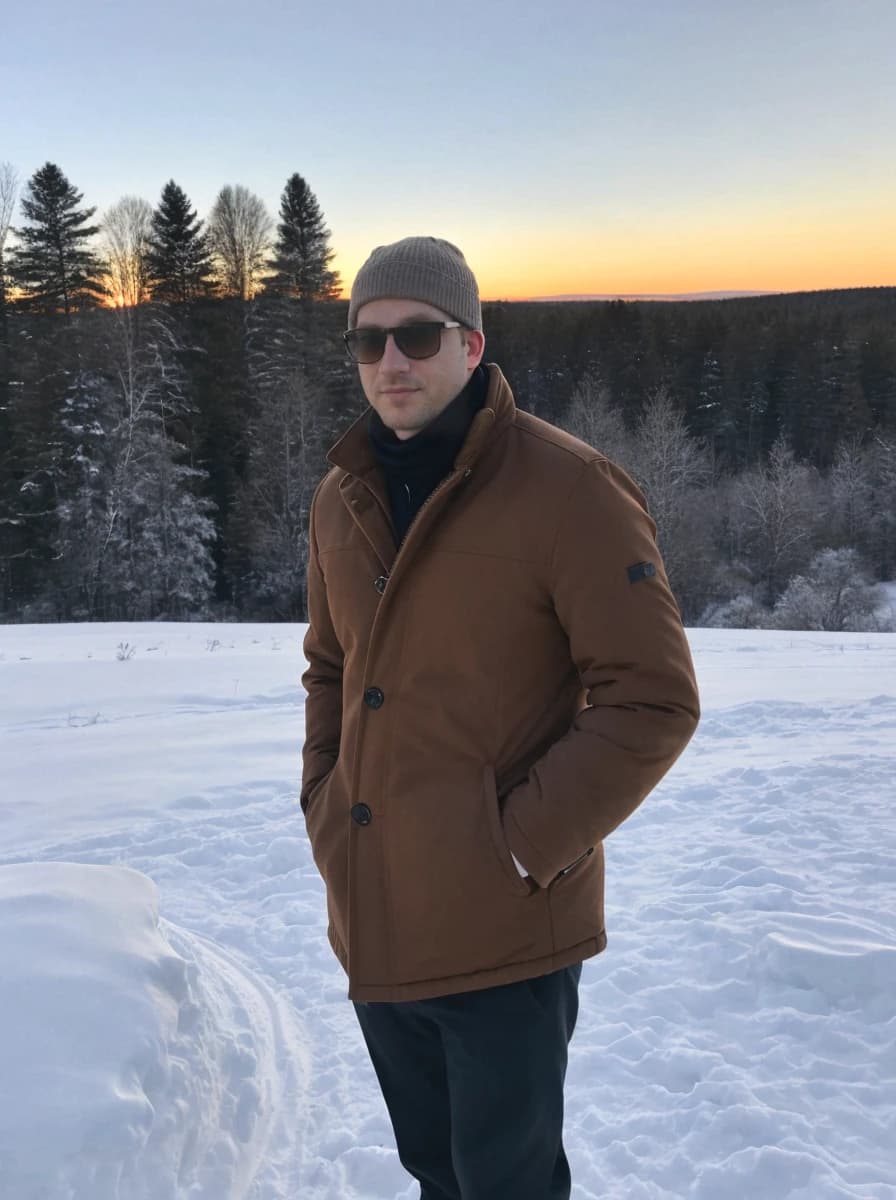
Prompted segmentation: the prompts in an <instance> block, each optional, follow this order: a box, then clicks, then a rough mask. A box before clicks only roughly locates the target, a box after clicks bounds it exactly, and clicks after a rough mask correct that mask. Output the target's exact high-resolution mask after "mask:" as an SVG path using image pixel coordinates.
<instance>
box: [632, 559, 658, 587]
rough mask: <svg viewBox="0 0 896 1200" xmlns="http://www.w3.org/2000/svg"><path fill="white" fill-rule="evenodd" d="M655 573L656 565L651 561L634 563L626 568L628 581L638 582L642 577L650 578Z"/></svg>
mask: <svg viewBox="0 0 896 1200" xmlns="http://www.w3.org/2000/svg"><path fill="white" fill-rule="evenodd" d="M655 574H656V567H655V566H654V565H653V563H652V562H642V563H635V565H634V566H633V567H629V569H628V581H629V583H640V581H641V580H642V579H652V578H653V577H654V575H655Z"/></svg>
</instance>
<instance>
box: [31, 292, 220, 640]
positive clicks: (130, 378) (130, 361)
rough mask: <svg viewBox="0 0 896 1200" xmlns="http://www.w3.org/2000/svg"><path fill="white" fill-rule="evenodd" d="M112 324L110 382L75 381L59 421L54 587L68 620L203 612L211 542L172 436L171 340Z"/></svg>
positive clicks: (177, 393)
mask: <svg viewBox="0 0 896 1200" xmlns="http://www.w3.org/2000/svg"><path fill="white" fill-rule="evenodd" d="M131 315H132V314H130V312H129V311H128V310H122V311H120V312H119V313H117V314H116V321H115V336H114V337H113V339H112V342H111V344H110V346H109V347H108V359H107V362H108V367H109V369H108V370H107V371H106V372H104V374H103V375H101V376H99V375H90V376H87V375H84V376H82V377H79V378H77V379H76V380H75V382H74V385H73V387H72V388H71V389H70V391H69V394H68V395H67V396H66V398H65V402H64V405H63V410H62V413H61V417H60V430H61V436H60V444H61V450H60V454H59V467H58V471H57V495H58V501H57V507H56V538H55V550H56V554H55V558H56V566H55V572H54V575H55V586H56V589H57V594H58V595H59V597H61V602H62V611H63V615H65V616H67V617H69V618H70V617H85V618H87V619H89V620H96V619H107V620H108V619H127V620H147V619H151V618H154V617H157V616H167V617H170V618H177V617H182V616H187V615H192V614H195V613H201V612H203V611H205V608H206V606H207V602H208V600H209V597H210V595H211V588H212V579H213V563H212V558H211V552H210V548H209V547H210V544H211V542H212V541H213V539H214V535H215V531H214V526H213V524H212V521H211V520H210V518H209V515H208V510H209V504H208V502H207V501H206V500H204V499H203V498H202V496H201V495H200V494H199V490H198V486H197V485H201V483H202V482H203V481H204V475H203V473H202V472H200V471H198V470H196V469H194V468H192V467H191V466H190V465H189V464H188V463H187V462H186V461H185V457H186V456H185V454H184V452H183V447H182V446H181V445H180V444H179V442H178V440H177V437H176V432H175V430H176V425H177V423H178V420H179V418H181V417H182V416H183V415H184V409H185V407H186V405H185V400H184V397H183V394H182V377H181V375H180V372H179V367H178V363H177V358H176V355H175V354H174V353H173V351H174V350H175V349H176V346H175V345H174V343H173V334H172V333H171V331H170V329H168V327H167V326H166V325H165V324H164V322H163V321H161V320H160V319H158V318H153V319H152V320H150V321H149V322H147V323H146V324H145V325H144V327H143V328H142V329H141V331H140V334H139V336H137V334H136V330H137V326H136V323H135V322H134V321H133V320H132V319H131Z"/></svg>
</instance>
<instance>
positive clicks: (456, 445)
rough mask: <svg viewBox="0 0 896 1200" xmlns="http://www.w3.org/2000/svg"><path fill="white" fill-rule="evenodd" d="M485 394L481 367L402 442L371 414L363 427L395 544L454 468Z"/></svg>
mask: <svg viewBox="0 0 896 1200" xmlns="http://www.w3.org/2000/svg"><path fill="white" fill-rule="evenodd" d="M487 391H488V371H486V369H485V367H483V366H481V365H480V366H478V367H477V368H476V370H475V371H474V372H473V374H472V375H471V376H470V379H469V381H468V383H467V385H466V387H465V388H464V389H463V391H462V392H460V393H459V394H458V395H457V396H456V397H455V398H454V399H453V400H452V401H451V403H450V404H449V405H448V407H447V408H446V409H444V411H443V412H441V413H439V415H438V416H437V417H436V418H435V420H434V421H430V423H429V424H428V425H426V426H424V427H423V429H421V430H420V432H419V433H415V434H414V436H413V437H410V438H405V440H404V441H402V440H401V439H400V438H398V437H396V435H395V434H394V433H393V431H392V430H391V429H389V428H387V426H385V425H384V424H383V422H382V420H381V419H380V417H379V414H378V413H377V412H376V411H375V410H373V409H372V410H371V413H370V421H369V423H368V427H367V428H368V433H369V435H370V443H371V445H372V447H373V452H374V454H375V455H376V460H377V462H378V463H379V465H380V467H381V468H382V471H383V474H384V476H385V478H386V486H387V488H388V490H389V503H390V505H391V507H392V524H393V526H394V527H395V536H396V538H397V540H398V542H399V544H400V543H401V542H402V541H403V539H404V535H405V534H406V533H407V531H408V529H409V527H410V524H411V522H412V521H413V519H414V517H415V516H416V515H417V512H418V510H419V509H420V507H421V505H422V504H423V503H424V501H425V500H426V498H427V496H429V495H430V493H431V492H433V491H434V490H435V488H437V487H438V485H439V484H440V483H441V482H442V480H443V479H444V478H445V476H446V475H447V474H448V472H449V471H450V470H451V468H452V467H453V466H454V460H455V459H456V458H457V455H458V453H459V452H460V448H461V446H462V445H463V444H464V440H465V439H466V436H467V431H468V430H469V428H470V425H471V423H472V421H473V418H474V417H475V416H476V414H477V413H478V412H479V410H480V409H481V408H482V406H483V405H484V404H485V396H486V392H487Z"/></svg>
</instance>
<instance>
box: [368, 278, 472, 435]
mask: <svg viewBox="0 0 896 1200" xmlns="http://www.w3.org/2000/svg"><path fill="white" fill-rule="evenodd" d="M447 320H450V318H449V317H448V316H447V315H446V314H445V313H443V312H442V311H441V309H438V308H433V306H432V305H431V304H424V303H422V302H421V301H418V300H371V301H370V302H369V303H367V304H363V305H362V306H361V307H360V308H359V309H358V315H357V319H356V322H355V324H356V327H357V328H359V329H362V328H364V327H365V326H379V327H380V328H391V327H392V326H394V325H405V324H410V323H413V322H415V321H447ZM484 348H485V339H484V338H483V336H482V334H481V333H480V332H479V331H478V330H475V329H472V330H467V329H443V330H442V347H441V349H440V350H439V353H438V354H436V355H435V356H434V357H433V358H406V357H405V356H404V355H403V354H402V352H401V351H400V350H399V349H398V347H397V346H396V345H395V339H394V338H392V337H389V338H387V339H386V349H385V352H384V353H383V357H382V358H381V359H380V361H379V362H375V363H367V364H364V363H359V364H358V374H359V375H360V377H361V387H362V388H363V389H364V395H365V396H366V397H367V399H368V401H369V403H370V405H371V407H372V408H374V409H376V411H377V413H378V414H379V416H380V419H381V420H382V422H383V424H384V425H385V426H387V427H388V428H389V429H391V430H393V431H394V433H395V435H396V437H398V438H400V439H401V440H402V441H404V440H405V439H406V438H410V437H413V436H414V434H415V433H419V432H420V430H421V429H423V428H424V427H425V426H426V425H428V424H429V423H430V421H433V420H435V418H436V417H437V416H438V415H439V413H441V412H443V411H444V409H446V408H447V407H448V405H449V404H450V403H451V401H452V400H453V399H454V398H455V396H457V395H458V394H459V393H460V392H461V391H462V390H463V388H464V386H465V385H466V382H467V380H468V379H469V378H470V376H471V375H472V373H473V371H474V370H475V369H476V367H477V366H478V365H479V362H480V360H481V359H482V352H483V350H484Z"/></svg>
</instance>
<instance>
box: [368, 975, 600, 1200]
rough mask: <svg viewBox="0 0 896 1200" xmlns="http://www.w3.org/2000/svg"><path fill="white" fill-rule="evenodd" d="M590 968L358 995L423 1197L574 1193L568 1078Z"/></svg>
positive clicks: (526, 1199)
mask: <svg viewBox="0 0 896 1200" xmlns="http://www.w3.org/2000/svg"><path fill="white" fill-rule="evenodd" d="M581 973H582V964H581V963H577V964H576V965H575V966H572V967H565V968H564V969H563V970H561V971H555V972H553V973H552V974H551V975H541V976H538V977H537V978H535V979H528V980H525V981H524V982H523V983H511V984H506V985H505V986H503V987H494V988H486V989H485V990H483V991H478V992H463V993H461V994H460V995H457V996H443V997H439V998H437V999H433V1000H417V1001H412V1002H406V1003H399V1004H380V1003H374V1004H356V1005H355V1011H356V1013H357V1014H358V1021H359V1022H360V1025H361V1031H362V1033H363V1034H364V1040H365V1041H366V1042H367V1048H368V1050H369V1051H370V1057H371V1060H372V1061H373V1067H374V1070H375V1071H376V1074H377V1078H378V1079H379V1082H380V1087H381V1089H382V1092H383V1097H384V1098H385V1101H386V1106H387V1107H388V1109H389V1115H390V1117H391V1118H392V1128H393V1129H394V1131H395V1141H396V1144H397V1146H398V1157H399V1158H400V1159H401V1162H402V1164H403V1165H404V1167H405V1169H406V1170H407V1171H409V1172H410V1173H411V1175H413V1176H414V1178H415V1179H417V1180H419V1182H420V1185H421V1192H420V1200H569V1192H570V1186H571V1184H570V1176H569V1164H568V1162H567V1160H566V1154H565V1153H564V1150H563V1081H564V1078H565V1076H566V1060H567V1051H568V1046H569V1040H570V1038H571V1037H572V1032H573V1029H574V1028H575V1023H576V1016H577V1014H578V1007H579V996H578V988H579V977H580V976H581Z"/></svg>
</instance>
